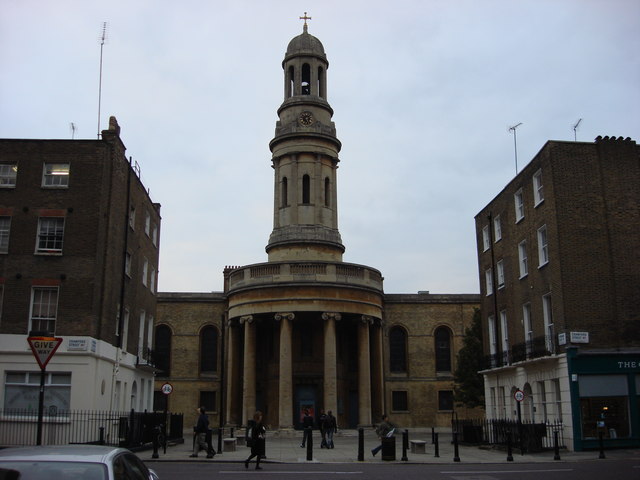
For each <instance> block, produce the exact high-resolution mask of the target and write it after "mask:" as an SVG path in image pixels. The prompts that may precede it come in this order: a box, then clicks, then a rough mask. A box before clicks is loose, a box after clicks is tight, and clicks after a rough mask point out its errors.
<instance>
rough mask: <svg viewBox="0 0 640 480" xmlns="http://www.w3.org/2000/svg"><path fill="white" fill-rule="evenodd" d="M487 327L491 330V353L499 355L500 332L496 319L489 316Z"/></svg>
mask: <svg viewBox="0 0 640 480" xmlns="http://www.w3.org/2000/svg"><path fill="white" fill-rule="evenodd" d="M487 325H488V329H489V353H490V354H491V355H496V354H497V353H498V332H497V330H496V317H494V316H493V315H489V316H488V317H487Z"/></svg>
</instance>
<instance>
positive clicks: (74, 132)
mask: <svg viewBox="0 0 640 480" xmlns="http://www.w3.org/2000/svg"><path fill="white" fill-rule="evenodd" d="M69 128H71V140H73V139H75V137H76V130H77V127H76V124H75V123H73V122H71V124H70V125H69Z"/></svg>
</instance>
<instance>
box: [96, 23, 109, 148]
mask: <svg viewBox="0 0 640 480" xmlns="http://www.w3.org/2000/svg"><path fill="white" fill-rule="evenodd" d="M106 37H107V22H104V23H103V24H102V37H101V38H100V83H99V84H98V140H100V107H101V103H102V48H103V47H104V40H105V38H106Z"/></svg>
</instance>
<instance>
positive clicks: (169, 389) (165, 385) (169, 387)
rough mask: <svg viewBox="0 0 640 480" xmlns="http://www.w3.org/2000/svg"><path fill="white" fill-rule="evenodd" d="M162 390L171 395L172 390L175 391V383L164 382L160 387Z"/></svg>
mask: <svg viewBox="0 0 640 480" xmlns="http://www.w3.org/2000/svg"><path fill="white" fill-rule="evenodd" d="M160 390H161V391H162V393H164V394H165V395H171V392H173V385H171V384H170V383H169V382H166V383H163V384H162V387H160Z"/></svg>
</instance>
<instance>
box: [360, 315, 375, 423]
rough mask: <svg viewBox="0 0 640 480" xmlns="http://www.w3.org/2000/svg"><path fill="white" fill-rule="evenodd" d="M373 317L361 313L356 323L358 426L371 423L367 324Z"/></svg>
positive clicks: (369, 358) (370, 322) (369, 359)
mask: <svg viewBox="0 0 640 480" xmlns="http://www.w3.org/2000/svg"><path fill="white" fill-rule="evenodd" d="M372 323H373V318H372V317H370V316H369V315H362V317H361V319H360V323H359V324H358V410H359V416H360V418H359V419H358V426H360V427H368V426H370V425H371V365H370V361H371V355H370V353H369V326H370V325H371V324H372Z"/></svg>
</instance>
